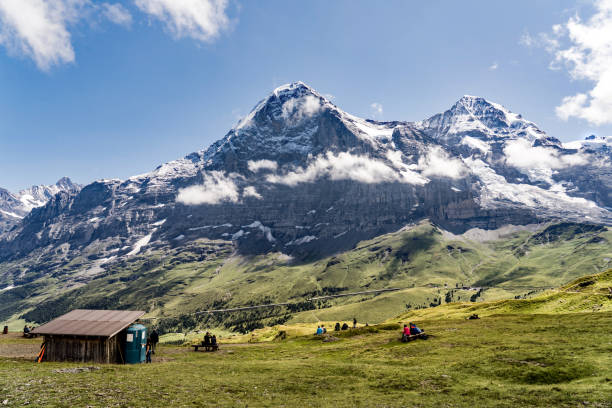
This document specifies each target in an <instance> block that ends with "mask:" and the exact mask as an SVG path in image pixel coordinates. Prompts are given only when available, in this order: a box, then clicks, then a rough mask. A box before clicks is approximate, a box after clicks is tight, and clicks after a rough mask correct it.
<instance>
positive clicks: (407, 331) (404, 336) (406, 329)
mask: <svg viewBox="0 0 612 408" xmlns="http://www.w3.org/2000/svg"><path fill="white" fill-rule="evenodd" d="M408 336H410V327H408V325H407V324H405V325H404V331H403V332H402V341H403V342H406V341H408Z"/></svg>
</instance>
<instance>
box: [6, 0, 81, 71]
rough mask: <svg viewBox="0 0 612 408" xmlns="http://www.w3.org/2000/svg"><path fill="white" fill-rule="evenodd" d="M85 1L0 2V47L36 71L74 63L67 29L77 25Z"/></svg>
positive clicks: (14, 0) (34, 0)
mask: <svg viewBox="0 0 612 408" xmlns="http://www.w3.org/2000/svg"><path fill="white" fill-rule="evenodd" d="M88 3H89V2H88V1H87V0H46V1H45V0H1V1H0V44H2V45H4V46H5V47H6V48H7V49H8V50H9V52H10V53H12V54H17V55H25V56H27V57H29V58H32V59H33V60H34V62H35V63H36V65H37V66H38V68H39V69H41V70H44V71H47V70H49V69H50V68H51V67H52V66H54V65H59V64H63V63H70V62H73V61H74V49H73V48H72V43H71V42H70V33H69V32H68V29H67V25H68V24H71V23H74V22H76V21H77V20H78V19H79V14H80V12H81V10H82V8H83V7H85V6H86V5H87V4H88Z"/></svg>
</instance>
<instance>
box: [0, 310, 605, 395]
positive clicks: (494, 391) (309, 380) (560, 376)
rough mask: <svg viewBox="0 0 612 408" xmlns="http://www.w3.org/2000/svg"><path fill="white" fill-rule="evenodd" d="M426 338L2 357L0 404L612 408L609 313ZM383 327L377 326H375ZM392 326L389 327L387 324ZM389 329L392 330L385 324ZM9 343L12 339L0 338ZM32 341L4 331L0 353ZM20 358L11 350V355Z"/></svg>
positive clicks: (382, 336) (367, 335)
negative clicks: (105, 356)
mask: <svg viewBox="0 0 612 408" xmlns="http://www.w3.org/2000/svg"><path fill="white" fill-rule="evenodd" d="M418 324H419V326H421V327H423V328H425V329H426V330H427V332H429V333H430V335H431V337H430V338H429V339H428V340H417V341H413V342H410V343H407V344H404V343H401V342H399V341H398V336H399V330H398V329H393V330H382V329H380V328H377V327H372V326H370V327H368V328H361V329H357V330H355V331H349V332H343V333H342V335H341V336H339V337H338V340H337V341H331V342H322V341H321V339H315V338H314V336H304V337H290V338H288V339H286V340H283V341H273V342H267V343H256V344H247V345H244V344H237V345H223V344H222V345H221V350H220V351H219V352H217V353H195V352H192V351H190V349H189V348H188V347H177V346H163V347H160V348H159V351H158V353H157V354H156V355H155V356H154V363H153V364H150V365H132V366H128V365H126V366H120V365H100V366H98V367H100V369H98V370H93V371H89V372H77V373H71V372H58V370H63V369H66V368H74V367H83V366H88V365H87V364H74V363H42V364H36V363H34V362H33V361H31V358H30V359H27V358H23V357H17V356H13V357H0V372H1V373H2V375H1V376H0V389H2V397H1V398H0V403H3V402H5V406H23V405H29V406H66V407H68V406H82V407H85V406H90V407H107V406H118V407H121V406H143V407H152V406H172V407H177V406H211V407H217V406H228V407H230V406H231V407H235V406H244V407H246V406H251V407H256V406H275V407H277V406H287V407H290V406H323V407H327V406H342V407H344V406H347V407H349V406H363V407H372V406H381V407H382V406H386V407H396V406H398V407H399V406H415V407H429V406H449V407H450V406H453V407H473V406H480V407H516V406H542V407H576V406H590V407H610V406H612V337H611V336H610V328H611V327H612V313H609V312H605V313H601V312H600V313H588V314H573V315H570V314H563V315H495V316H489V317H485V318H482V319H480V320H466V319H451V318H446V319H434V320H420V321H418ZM382 327H384V326H382ZM387 327H389V326H387ZM393 327H397V325H396V326H393ZM7 337H8V338H7ZM39 343H40V340H38V341H37V340H25V339H18V338H15V337H14V336H0V355H1V356H6V355H8V353H9V351H8V350H11V349H23V350H33V349H34V350H35V349H36V346H37V345H38V344H39ZM16 354H19V353H16Z"/></svg>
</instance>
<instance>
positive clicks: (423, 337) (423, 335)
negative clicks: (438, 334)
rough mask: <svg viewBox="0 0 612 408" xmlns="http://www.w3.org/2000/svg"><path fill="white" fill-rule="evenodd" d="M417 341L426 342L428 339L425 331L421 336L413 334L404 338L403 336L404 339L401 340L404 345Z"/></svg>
mask: <svg viewBox="0 0 612 408" xmlns="http://www.w3.org/2000/svg"><path fill="white" fill-rule="evenodd" d="M416 339H423V340H425V339H427V334H426V333H425V332H424V331H422V332H420V333H419V334H411V335H410V336H404V335H403V334H402V337H401V338H400V340H401V341H402V342H404V343H408V342H409V341H412V340H416Z"/></svg>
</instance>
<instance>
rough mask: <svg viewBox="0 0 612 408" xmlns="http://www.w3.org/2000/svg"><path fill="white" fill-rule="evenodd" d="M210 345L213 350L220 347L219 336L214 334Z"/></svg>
mask: <svg viewBox="0 0 612 408" xmlns="http://www.w3.org/2000/svg"><path fill="white" fill-rule="evenodd" d="M210 346H211V347H212V349H213V351H215V350H216V349H218V348H219V346H218V345H217V336H215V335H214V334H213V335H212V337H211V338H210Z"/></svg>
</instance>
